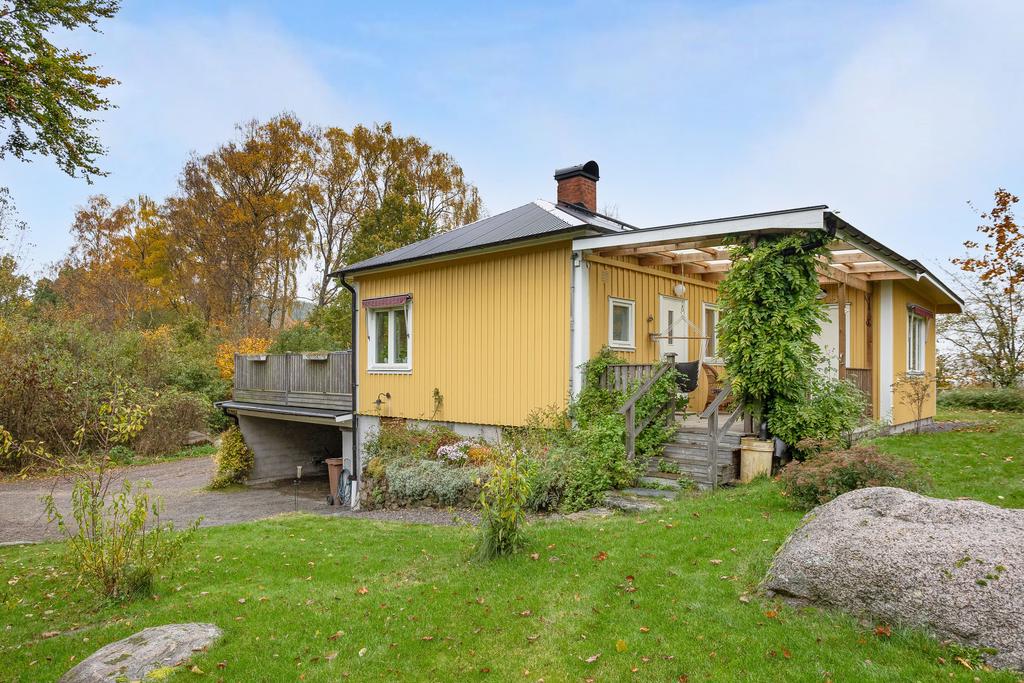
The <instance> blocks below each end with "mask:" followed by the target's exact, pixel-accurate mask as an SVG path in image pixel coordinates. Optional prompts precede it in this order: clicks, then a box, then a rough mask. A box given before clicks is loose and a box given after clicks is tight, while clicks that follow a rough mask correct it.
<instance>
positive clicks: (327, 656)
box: [324, 651, 338, 662]
mask: <svg viewBox="0 0 1024 683" xmlns="http://www.w3.org/2000/svg"><path fill="white" fill-rule="evenodd" d="M337 656H338V653H337V652H336V651H335V652H328V653H327V654H325V655H324V659H326V660H327V661H328V662H333V661H334V660H335V658H336V657H337Z"/></svg>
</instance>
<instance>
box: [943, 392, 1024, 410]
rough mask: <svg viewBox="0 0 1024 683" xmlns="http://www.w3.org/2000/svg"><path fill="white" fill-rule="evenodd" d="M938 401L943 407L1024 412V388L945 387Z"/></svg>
mask: <svg viewBox="0 0 1024 683" xmlns="http://www.w3.org/2000/svg"><path fill="white" fill-rule="evenodd" d="M937 402H938V405H939V406H941V407H943V408H955V409H969V410H999V411H1003V412H1012V413H1021V412H1024V390H1021V389H1013V388H1006V389H994V388H993V389H988V388H982V387H970V388H963V389H945V390H943V391H941V392H939V396H938V399H937Z"/></svg>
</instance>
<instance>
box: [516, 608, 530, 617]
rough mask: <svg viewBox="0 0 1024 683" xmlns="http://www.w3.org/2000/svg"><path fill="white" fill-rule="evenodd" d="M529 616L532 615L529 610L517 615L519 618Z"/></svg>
mask: <svg viewBox="0 0 1024 683" xmlns="http://www.w3.org/2000/svg"><path fill="white" fill-rule="evenodd" d="M531 614H533V612H531V611H530V610H528V609H524V610H523V611H522V612H520V613H519V616H521V617H528V616H530V615H531Z"/></svg>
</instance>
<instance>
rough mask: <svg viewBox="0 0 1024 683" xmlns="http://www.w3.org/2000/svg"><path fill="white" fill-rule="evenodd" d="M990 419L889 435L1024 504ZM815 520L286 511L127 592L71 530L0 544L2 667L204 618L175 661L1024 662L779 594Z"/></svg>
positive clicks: (743, 673)
mask: <svg viewBox="0 0 1024 683" xmlns="http://www.w3.org/2000/svg"><path fill="white" fill-rule="evenodd" d="M972 419H977V418H972ZM985 419H986V420H991V421H992V422H993V423H994V424H996V426H997V428H998V429H999V431H997V432H987V431H979V432H972V433H952V434H944V435H937V436H905V437H897V438H894V439H889V440H885V441H883V442H882V443H883V444H884V446H885V448H886V449H887V450H892V451H894V452H899V453H902V454H905V455H909V456H911V457H913V458H914V459H916V460H918V461H919V462H921V463H922V464H923V465H924V466H925V467H926V468H927V469H928V470H929V471H931V473H932V474H933V477H934V478H935V481H936V492H937V494H938V495H944V496H950V497H954V496H959V495H971V496H976V497H979V498H983V499H985V500H990V501H991V502H995V503H998V504H1001V505H1008V506H1009V505H1021V503H1022V502H1024V501H1022V499H1021V484H1022V482H1021V478H1022V477H1024V462H1022V461H1024V458H1017V457H1014V461H1013V462H1012V463H1005V461H1003V460H1002V459H1003V458H1004V457H1007V456H1015V454H1016V443H1017V442H1019V438H1018V433H1019V432H1020V431H1021V430H1022V429H1024V420H1022V419H1021V418H1007V417H996V418H991V417H986V418H985ZM953 458H956V460H955V463H956V464H955V465H953V464H951V463H950V462H947V460H952V459H953ZM996 458H998V460H999V462H1003V463H1004V464H1005V465H1010V467H1009V468H1007V467H1004V466H1003V465H996V464H994V463H995V461H996ZM990 462H991V463H993V464H992V465H991V466H990ZM968 466H970V467H969V468H968ZM964 468H967V469H968V471H969V473H970V476H960V475H959V474H958V472H959V471H960V470H963V469H964ZM986 477H988V478H990V479H991V480H993V481H992V483H991V487H990V488H992V489H993V490H992V491H989V490H987V489H986V484H985V481H986ZM995 489H999V490H1000V491H1003V489H1005V492H999V493H996V492H995ZM997 495H1003V496H1004V499H1003V500H999V499H998V498H997ZM800 517H801V515H800V513H798V512H795V511H793V510H791V509H790V508H788V507H787V504H786V502H785V500H784V499H782V498H781V497H780V496H779V495H778V490H777V488H776V485H775V484H774V483H772V482H767V481H764V482H760V483H757V484H753V485H750V486H747V487H742V488H737V489H733V490H727V491H721V492H719V493H716V494H714V495H710V496H708V495H691V496H689V497H687V498H684V499H682V500H680V501H676V502H673V503H671V504H670V505H669V506H668V507H666V509H665V510H663V511H662V512H661V513H660V514H651V515H642V516H638V517H622V516H617V517H613V518H610V519H606V520H591V521H586V522H578V523H568V522H548V523H543V522H542V523H537V524H535V525H533V526H532V527H531V530H530V531H531V542H530V546H529V548H528V549H527V550H526V551H525V552H524V553H522V554H521V555H518V556H516V557H514V558H512V559H509V560H501V561H496V562H492V563H483V564H482V563H478V562H474V561H471V560H470V559H469V556H470V553H471V550H472V543H473V531H472V530H471V529H468V528H435V527H423V526H411V525H402V524H384V523H377V522H370V521H362V520H351V519H328V518H323V517H314V516H306V515H297V516H286V517H279V518H276V519H273V520H270V521H264V522H256V523H249V524H242V525H237V526H232V527H220V528H215V529H206V530H203V531H201V532H200V534H199V537H198V542H197V544H196V546H195V547H194V550H193V552H190V553H188V554H187V557H182V558H181V559H180V561H178V562H177V563H176V566H175V567H173V573H172V572H171V571H169V572H168V576H167V577H166V578H164V579H163V580H161V581H160V583H159V585H158V590H157V594H156V595H155V596H154V597H152V598H149V599H141V600H138V601H136V602H133V603H129V604H128V605H125V606H110V605H102V604H98V603H97V602H96V601H95V600H94V599H92V598H90V597H89V596H88V595H86V594H85V593H84V592H83V591H81V590H76V589H74V588H72V587H71V586H70V585H69V584H70V577H69V576H67V575H66V574H63V573H61V572H60V571H58V570H56V569H55V566H56V565H57V553H58V552H59V550H60V547H59V546H58V545H55V544H48V545H41V546H30V547H25V548H6V549H0V604H2V607H0V629H2V630H0V632H2V634H3V637H2V639H0V680H4V681H6V680H13V681H46V680H54V679H56V678H57V677H59V675H60V674H61V673H63V672H64V671H65V670H66V669H67V668H69V667H70V666H71V665H72V664H73V663H74V662H75V661H78V660H80V659H81V658H82V657H84V656H87V655H88V654H90V653H91V652H93V651H94V650H95V649H96V648H98V647H100V646H101V645H103V644H105V643H108V642H110V641H113V640H116V639H119V638H122V637H124V636H127V635H129V634H131V633H133V632H135V631H137V630H139V629H141V628H143V627H145V626H150V625H157V624H165V623H170V622H176V621H186V620H189V621H194V620H198V621H212V622H214V623H216V624H218V625H220V626H221V627H222V628H223V629H224V630H225V632H226V636H225V638H224V639H223V640H222V641H221V642H220V644H218V645H217V646H216V647H214V648H213V649H212V650H210V652H208V653H206V654H201V655H199V656H197V657H196V658H195V660H194V663H195V664H196V665H197V666H198V668H199V669H200V670H202V671H203V672H204V674H203V675H202V676H200V675H199V674H196V673H191V672H189V671H187V670H183V671H180V672H179V673H178V674H177V675H176V677H175V679H176V680H193V679H195V680H204V679H209V680H216V679H217V678H223V679H224V680H230V681H234V680H239V681H279V680H300V679H304V680H307V681H336V680H342V679H343V677H344V676H345V675H346V674H347V675H348V676H350V678H351V679H352V680H366V679H370V680H394V679H403V680H450V679H454V678H455V677H460V678H468V679H470V680H478V679H479V680H524V681H536V680H539V679H544V680H545V681H549V682H550V681H566V680H567V681H583V680H586V679H588V678H592V679H594V680H598V681H624V680H658V681H676V680H685V679H683V678H682V677H688V679H689V680H690V681H698V680H721V681H733V680H771V681H775V680H793V681H826V680H834V681H894V680H943V681H948V680H962V681H972V680H974V679H975V676H977V677H979V678H981V679H982V680H985V681H990V680H991V681H1015V680H1017V679H1018V676H1016V675H1012V674H1009V673H1005V672H1003V673H998V672H984V671H979V670H977V669H974V670H968V669H967V668H966V667H965V666H964V665H963V664H961V663H958V662H957V660H956V658H957V657H964V656H965V655H966V657H967V658H966V659H965V661H967V662H968V663H970V655H969V653H966V652H964V651H961V650H960V649H958V648H949V647H944V646H942V645H941V644H939V643H937V642H935V641H933V640H931V639H929V638H927V637H926V636H925V635H924V634H922V633H920V632H918V631H914V630H904V629H898V628H893V629H892V635H891V637H887V636H885V635H876V633H875V626H876V625H875V624H873V623H867V622H864V623H860V622H858V621H857V620H855V619H852V618H849V617H846V616H843V615H841V614H838V613H830V612H822V611H818V610H812V609H801V610H798V609H793V608H790V607H787V606H784V605H779V604H776V603H775V602H772V601H768V600H766V599H765V598H763V597H762V596H759V595H758V594H757V593H756V588H757V583H758V581H759V579H760V578H761V577H762V576H763V574H764V572H765V570H766V568H767V566H768V564H769V562H770V560H771V557H772V554H773V553H774V552H775V550H776V548H778V546H779V545H780V544H781V543H782V541H783V540H784V539H785V538H786V536H787V535H788V534H789V533H790V532H791V531H792V529H793V528H794V527H795V526H796V524H797V523H798V522H799V520H800ZM169 569H170V568H169ZM364 589H365V590H364ZM54 631H60V634H59V635H51V633H50V632H54ZM43 634H47V635H51V637H45V638H44V637H43ZM619 641H622V642H621V643H620V642H619Z"/></svg>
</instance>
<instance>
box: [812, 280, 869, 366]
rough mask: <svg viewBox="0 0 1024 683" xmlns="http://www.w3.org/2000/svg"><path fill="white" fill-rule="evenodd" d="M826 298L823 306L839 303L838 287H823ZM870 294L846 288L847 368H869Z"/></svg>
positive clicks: (827, 285)
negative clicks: (848, 314)
mask: <svg viewBox="0 0 1024 683" xmlns="http://www.w3.org/2000/svg"><path fill="white" fill-rule="evenodd" d="M824 289H825V293H826V296H825V298H824V300H823V301H824V303H825V304H833V305H835V304H837V303H838V301H839V287H838V285H832V284H826V285H824ZM870 296H871V295H870V294H868V293H866V292H862V291H861V290H859V289H854V288H853V287H847V288H846V303H847V304H848V305H849V307H850V325H849V327H847V329H846V334H847V336H848V337H849V339H850V356H849V357H848V358H847V359H846V367H848V368H864V369H866V368H870V367H871V364H870V363H869V362H868V336H869V334H870V331H871V327H870V326H869V325H868V318H869V315H870V311H871V310H872V309H871V306H870V304H869V301H868V299H869V298H870Z"/></svg>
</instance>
